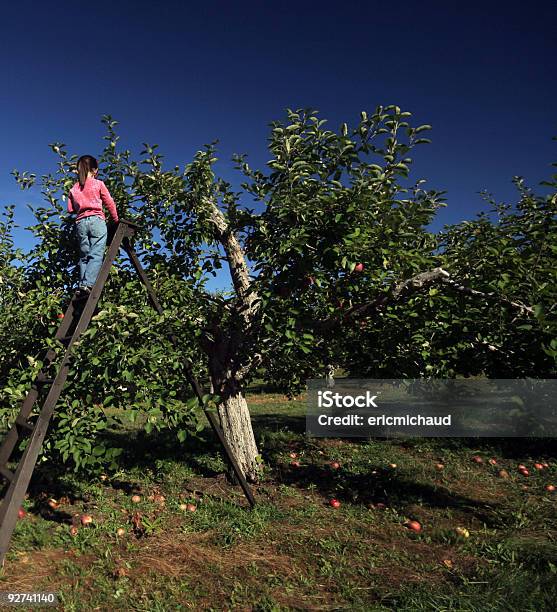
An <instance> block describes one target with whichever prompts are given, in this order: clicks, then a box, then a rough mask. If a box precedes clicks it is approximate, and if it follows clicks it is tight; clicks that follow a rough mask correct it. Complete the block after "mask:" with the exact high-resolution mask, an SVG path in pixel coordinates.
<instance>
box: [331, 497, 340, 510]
mask: <svg viewBox="0 0 557 612" xmlns="http://www.w3.org/2000/svg"><path fill="white" fill-rule="evenodd" d="M329 506H331V507H332V508H340V502H339V501H338V499H335V498H333V499H331V500H329Z"/></svg>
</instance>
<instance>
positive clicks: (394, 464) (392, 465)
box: [389, 463, 397, 470]
mask: <svg viewBox="0 0 557 612" xmlns="http://www.w3.org/2000/svg"><path fill="white" fill-rule="evenodd" d="M389 467H390V468H391V469H393V470H394V469H395V468H396V467H397V465H396V463H389Z"/></svg>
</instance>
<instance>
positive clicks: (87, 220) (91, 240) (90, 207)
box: [68, 155, 118, 294]
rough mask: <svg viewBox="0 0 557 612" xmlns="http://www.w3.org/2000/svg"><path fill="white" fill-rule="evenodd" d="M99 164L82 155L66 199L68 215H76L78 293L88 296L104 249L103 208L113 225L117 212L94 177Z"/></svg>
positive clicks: (102, 186)
mask: <svg viewBox="0 0 557 612" xmlns="http://www.w3.org/2000/svg"><path fill="white" fill-rule="evenodd" d="M98 172H99V164H98V163H97V160H96V159H95V158H94V157H92V156H91V155H83V156H82V157H80V158H79V160H78V161H77V174H78V179H79V180H78V181H77V182H76V183H75V185H74V186H73V187H72V188H71V189H70V193H69V195H68V212H69V213H77V218H76V225H77V236H78V240H79V251H80V259H79V286H78V289H77V291H78V292H79V293H85V294H87V293H89V292H90V291H91V287H92V286H93V285H94V284H95V281H96V280H97V276H98V274H99V270H100V268H101V264H102V260H103V255H104V249H105V246H106V234H107V231H106V221H105V219H106V217H105V216H104V212H103V209H102V204H104V205H105V206H106V207H107V208H108V211H109V213H110V216H111V217H112V219H113V220H114V222H115V223H118V212H117V211H116V205H115V204H114V200H113V199H112V197H111V196H110V193H109V192H108V189H107V188H106V185H105V184H104V183H103V182H102V181H99V180H98V179H97V178H96V177H97V174H98Z"/></svg>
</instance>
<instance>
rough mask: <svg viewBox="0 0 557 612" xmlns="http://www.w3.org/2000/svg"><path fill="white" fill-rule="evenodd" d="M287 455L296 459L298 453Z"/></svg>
mask: <svg viewBox="0 0 557 612" xmlns="http://www.w3.org/2000/svg"><path fill="white" fill-rule="evenodd" d="M288 456H289V457H290V459H296V457H297V456H298V453H290V454H289V455H288Z"/></svg>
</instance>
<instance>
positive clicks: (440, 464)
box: [435, 463, 445, 471]
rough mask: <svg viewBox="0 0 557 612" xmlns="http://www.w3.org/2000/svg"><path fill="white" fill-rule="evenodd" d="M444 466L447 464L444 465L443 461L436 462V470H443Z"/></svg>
mask: <svg viewBox="0 0 557 612" xmlns="http://www.w3.org/2000/svg"><path fill="white" fill-rule="evenodd" d="M444 468H445V466H444V465H443V464H442V463H436V464H435V469H436V470H439V471H441V470H443V469H444Z"/></svg>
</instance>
